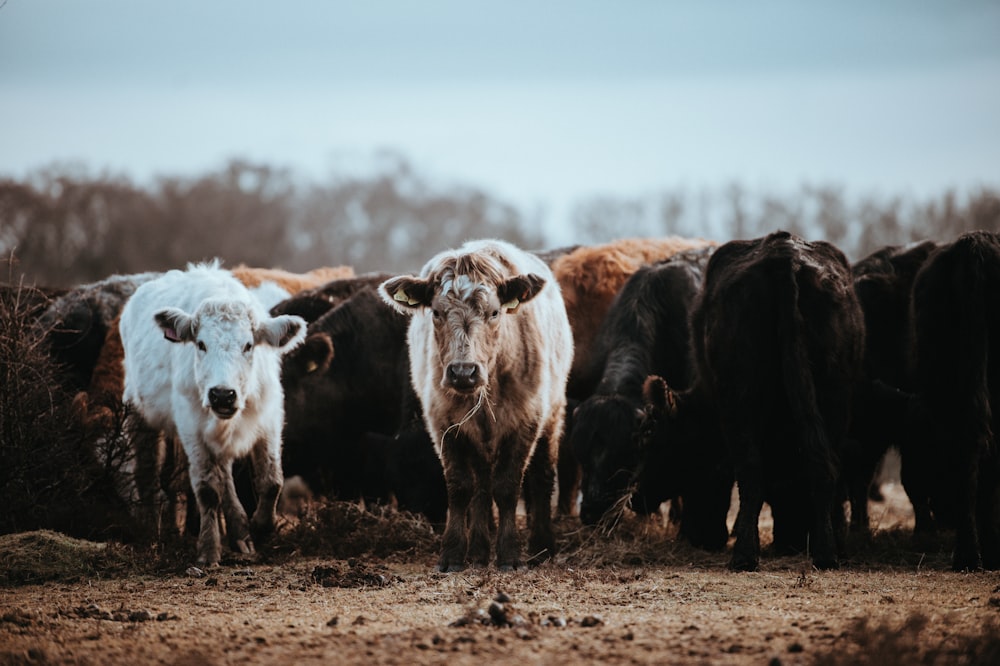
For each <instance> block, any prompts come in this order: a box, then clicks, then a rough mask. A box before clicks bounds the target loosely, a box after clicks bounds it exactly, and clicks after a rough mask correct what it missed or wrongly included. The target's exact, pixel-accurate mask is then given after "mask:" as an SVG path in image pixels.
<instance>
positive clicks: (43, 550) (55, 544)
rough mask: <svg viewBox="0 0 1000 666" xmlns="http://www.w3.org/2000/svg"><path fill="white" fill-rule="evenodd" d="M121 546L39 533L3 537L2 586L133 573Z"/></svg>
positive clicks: (0, 553)
mask: <svg viewBox="0 0 1000 666" xmlns="http://www.w3.org/2000/svg"><path fill="white" fill-rule="evenodd" d="M132 562H133V561H132V558H131V556H130V553H129V552H128V551H127V550H126V549H125V548H124V547H122V546H118V545H115V544H106V543H95V542H93V541H86V540H83V539H74V538H72V537H68V536H66V535H64V534H60V533H58V532H52V531H49V530H39V531H34V532H21V533H18V534H7V535H4V536H0V584H3V585H22V584H34V583H42V582H46V581H67V582H72V581H78V580H80V579H82V578H88V577H107V576H108V575H109V574H111V575H114V574H121V573H125V572H130V571H132Z"/></svg>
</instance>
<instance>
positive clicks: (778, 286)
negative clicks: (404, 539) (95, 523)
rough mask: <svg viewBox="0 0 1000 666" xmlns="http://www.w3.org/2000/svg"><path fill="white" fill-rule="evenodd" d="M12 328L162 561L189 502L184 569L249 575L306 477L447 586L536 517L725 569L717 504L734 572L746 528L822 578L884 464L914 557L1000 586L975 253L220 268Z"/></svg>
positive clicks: (759, 249) (999, 504)
mask: <svg viewBox="0 0 1000 666" xmlns="http://www.w3.org/2000/svg"><path fill="white" fill-rule="evenodd" d="M33 316H34V317H35V319H36V328H37V330H38V331H39V334H40V335H44V336H45V338H44V339H45V341H46V343H47V345H48V348H49V349H50V350H51V354H52V355H53V358H54V359H55V360H56V361H57V362H58V364H59V365H60V367H61V368H62V371H63V377H64V381H65V382H66V384H67V388H69V389H70V391H71V392H75V393H76V397H75V398H74V414H75V418H76V419H77V420H78V425H79V427H80V428H81V431H82V432H84V433H85V434H86V435H85V436H86V442H85V446H86V447H87V448H88V451H89V452H90V453H91V455H93V456H94V457H95V458H100V457H101V456H102V455H107V454H108V450H109V447H110V444H109V442H110V437H109V434H108V433H109V432H110V431H111V429H112V423H113V422H114V421H115V419H116V418H118V416H119V415H124V416H123V418H122V422H123V427H122V428H121V431H122V432H123V433H124V440H125V442H126V445H127V451H128V453H129V455H126V456H124V457H121V458H120V459H119V460H118V461H117V463H116V464H115V466H114V467H115V469H114V471H115V475H116V488H117V492H118V493H119V494H120V496H121V498H122V499H123V500H124V501H127V502H130V503H131V505H132V506H134V507H135V511H136V515H137V517H138V518H139V519H140V520H141V522H142V524H143V525H145V526H147V528H148V529H149V530H150V534H153V535H155V534H157V533H159V530H161V529H165V528H168V526H172V527H174V528H176V527H177V524H176V523H177V521H176V520H174V518H175V516H174V515H173V514H171V513H170V512H171V511H175V510H176V505H177V503H178V502H177V497H178V493H185V494H186V495H187V496H189V497H191V498H192V499H191V501H189V502H187V506H188V508H189V509H194V508H196V509H197V510H196V511H193V510H191V511H189V514H188V516H187V522H186V529H189V530H197V533H198V545H197V560H198V562H199V563H202V564H215V563H217V562H218V561H219V560H220V558H221V556H222V537H223V535H224V536H225V537H226V539H227V541H228V544H229V546H230V547H231V548H233V549H237V550H240V551H242V552H252V551H253V548H254V542H255V541H257V542H258V543H260V540H261V539H265V538H267V536H268V533H269V532H270V531H272V530H273V529H274V528H275V521H276V507H277V505H278V501H279V496H280V494H281V490H282V484H283V481H284V479H286V478H289V477H293V476H297V477H301V479H302V480H303V481H304V482H305V484H306V485H307V486H308V487H309V488H310V490H311V491H312V492H314V493H317V494H321V495H325V496H328V497H337V498H340V499H351V500H353V499H363V500H365V501H366V502H368V503H371V502H376V503H379V502H394V503H395V504H397V505H398V506H399V507H400V508H401V509H406V510H410V511H414V512H420V513H423V514H425V515H426V516H427V517H428V519H429V520H430V521H431V522H432V523H435V524H441V523H444V531H443V534H442V547H441V555H440V559H439V562H438V566H439V568H440V569H441V570H442V571H454V570H459V569H462V568H464V567H465V566H467V565H468V564H470V563H471V564H474V565H486V564H489V563H491V562H495V564H496V566H497V567H498V568H501V569H513V568H518V567H520V566H522V565H523V564H525V563H536V562H540V561H543V560H545V559H547V558H548V557H551V555H552V554H553V552H554V547H555V537H554V534H553V527H552V510H553V508H552V507H553V503H555V507H556V510H557V511H559V512H561V513H563V514H574V513H577V512H578V513H579V516H580V519H581V520H582V521H583V522H585V523H591V524H593V523H597V522H598V521H601V520H602V519H603V518H605V517H606V516H609V515H612V514H615V512H620V511H621V510H622V509H623V507H625V506H630V507H631V509H632V510H633V511H636V512H640V513H650V512H654V511H657V510H659V509H660V508H661V507H662V506H666V505H664V503H665V502H667V501H669V507H670V513H671V518H672V519H676V520H679V532H678V533H679V535H680V537H681V538H684V539H687V540H688V541H690V543H691V544H693V545H694V546H697V547H700V548H705V549H711V550H721V549H724V548H725V547H726V545H727V543H728V541H729V538H730V532H729V529H728V526H727V514H728V512H729V508H730V500H731V498H732V496H733V484H734V483H735V484H736V486H737V489H738V498H739V508H738V513H737V517H736V522H735V525H734V527H733V534H732V536H734V537H735V543H734V546H733V550H732V556H731V559H730V567H731V568H733V569H737V570H754V569H756V568H757V567H758V566H759V560H760V538H759V533H758V519H759V514H760V512H761V509H762V506H763V503H765V502H766V503H767V504H768V505H769V506H770V508H771V511H772V515H773V518H774V550H775V552H777V553H805V552H808V554H809V556H810V557H811V558H812V562H813V564H814V565H815V566H817V567H819V568H830V567H835V566H837V564H838V560H839V559H840V558H841V557H843V555H844V548H845V542H846V536H847V533H848V530H849V529H851V530H856V531H859V532H866V531H867V530H868V529H869V524H868V508H867V503H868V499H869V494H870V485H871V484H872V480H873V477H874V476H875V472H876V469H877V467H878V465H879V462H880V460H881V458H882V457H883V455H884V454H885V453H886V451H887V450H888V449H889V448H890V447H896V448H897V449H898V450H899V451H900V454H901V457H902V482H903V486H904V488H905V490H906V493H907V495H908V496H909V498H910V500H911V502H912V504H913V509H914V514H915V519H916V524H915V530H916V531H917V532H921V533H925V534H931V533H935V532H936V531H937V530H940V529H942V528H944V529H947V530H954V534H955V537H954V539H955V541H954V558H953V566H954V568H955V569H958V570H974V569H979V568H988V569H998V568H1000V479H998V476H1000V462H998V461H1000V457H998V452H997V449H996V442H995V437H994V423H993V411H992V409H993V405H994V402H995V400H997V398H1000V395H998V394H1000V353H996V354H991V353H990V352H991V347H992V344H993V338H994V337H998V336H1000V235H997V234H994V233H990V232H982V231H981V232H973V233H968V234H964V235H962V236H961V237H959V238H957V239H955V240H954V241H953V242H950V243H935V242H931V241H926V242H923V243H919V244H913V245H909V246H905V247H904V246H890V247H886V248H883V249H881V250H879V251H877V252H875V253H873V254H872V255H870V256H868V257H866V258H864V259H862V260H860V261H858V262H857V263H855V264H854V265H851V264H850V263H849V262H848V260H847V258H846V257H845V255H844V254H843V253H842V252H841V251H840V250H838V249H837V248H836V247H834V246H833V245H831V244H829V243H826V242H822V241H817V242H806V241H804V240H802V239H800V238H798V237H796V236H793V235H791V234H788V233H785V232H775V233H772V234H770V235H768V236H766V237H762V238H758V239H755V240H739V241H731V242H728V243H725V244H718V243H715V242H712V241H705V240H700V239H681V238H673V237H672V238H665V239H629V240H623V241H617V242H613V243H609V244H606V245H599V246H575V247H568V248H562V249H559V250H554V251H548V252H527V251H524V250H521V249H519V248H517V247H514V246H513V245H511V244H509V243H505V242H502V241H496V240H482V241H473V242H469V243H466V244H465V245H463V246H462V247H460V248H458V249H454V250H448V251H444V252H441V253H440V254H438V255H436V256H434V257H432V258H431V259H430V260H429V261H428V262H427V263H426V265H425V266H424V267H423V269H422V270H421V272H420V273H419V274H418V275H402V276H398V275H392V274H383V273H370V274H364V275H355V274H354V272H353V270H352V269H350V268H348V267H337V268H326V269H318V270H316V271H312V272H311V273H305V274H290V273H286V272H284V271H280V270H274V269H257V268H246V267H242V266H241V267H237V268H234V269H232V270H229V269H225V268H223V267H222V266H221V265H220V264H219V263H218V262H217V261H216V262H213V263H206V264H199V265H192V266H189V267H187V270H183V271H181V270H174V271H169V272H167V273H144V274H138V275H124V276H122V275H118V276H113V277H110V278H108V279H106V280H102V281H99V282H95V283H92V284H88V285H83V286H80V287H77V288H74V289H69V290H63V291H59V292H57V291H47V292H46V300H45V301H44V302H42V303H40V304H39V305H38V306H37V308H36V310H35V312H34V315H33ZM998 350H1000V339H998ZM997 404H998V405H1000V402H998V403H997ZM175 469H181V470H182V471H183V472H184V475H183V476H182V477H181V479H182V481H181V482H180V485H178V482H177V481H176V478H177V477H176V475H175V474H172V472H173V470H175ZM251 477H252V481H251V480H248V479H250V478H251ZM557 479H558V490H557V489H556V481H557ZM519 501H523V504H524V507H525V510H526V513H527V520H528V543H527V550H526V557H525V555H524V548H523V546H522V544H521V542H520V539H519V537H518V532H517V529H516V522H515V513H516V509H517V506H518V503H519ZM494 508H495V509H496V512H495V513H494ZM848 512H849V513H848ZM248 513H251V517H250V518H249V519H248ZM220 525H222V526H224V528H223V529H220ZM223 530H224V531H223Z"/></svg>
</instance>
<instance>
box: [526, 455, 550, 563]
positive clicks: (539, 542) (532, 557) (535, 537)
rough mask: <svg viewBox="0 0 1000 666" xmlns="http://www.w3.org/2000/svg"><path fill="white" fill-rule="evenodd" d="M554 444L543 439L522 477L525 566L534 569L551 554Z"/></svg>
mask: <svg viewBox="0 0 1000 666" xmlns="http://www.w3.org/2000/svg"><path fill="white" fill-rule="evenodd" d="M554 448H555V446H554V442H553V440H552V439H551V438H550V437H547V436H545V435H543V436H542V437H541V438H540V439H539V440H538V444H536V445H535V451H534V453H533V454H532V456H531V461H530V462H529V463H528V469H527V471H526V472H525V477H524V489H525V493H524V496H525V502H526V506H525V509H526V510H527V512H528V564H529V565H530V566H535V565H537V564H541V563H542V562H544V561H545V560H547V559H549V558H551V557H552V556H553V555H554V554H555V549H556V539H555V536H554V535H553V533H552V491H553V490H554V488H555V471H556V470H555V460H554V459H555V457H556V451H554V450H553V449H554Z"/></svg>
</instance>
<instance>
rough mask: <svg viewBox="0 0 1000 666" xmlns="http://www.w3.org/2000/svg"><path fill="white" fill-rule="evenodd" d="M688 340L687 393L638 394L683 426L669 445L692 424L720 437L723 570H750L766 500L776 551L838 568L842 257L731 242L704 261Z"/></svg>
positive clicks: (845, 329)
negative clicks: (724, 499) (728, 510)
mask: <svg viewBox="0 0 1000 666" xmlns="http://www.w3.org/2000/svg"><path fill="white" fill-rule="evenodd" d="M691 333H692V349H693V352H694V363H695V376H694V379H693V380H692V385H691V388H689V389H688V390H687V391H681V392H676V391H674V390H673V389H671V388H670V387H668V386H666V385H665V383H660V382H656V381H655V380H653V381H651V382H649V384H648V386H647V392H648V393H651V394H658V395H654V396H651V397H653V398H654V399H653V400H651V407H652V408H653V410H654V411H658V412H661V413H665V414H666V415H667V417H668V418H672V419H676V421H677V423H678V424H679V425H684V426H685V427H684V428H681V427H677V428H667V430H668V432H671V434H672V435H673V436H674V437H684V436H685V433H689V432H691V431H692V430H691V428H689V427H688V426H689V425H690V423H691V421H692V420H696V421H700V423H699V424H698V428H695V429H694V430H695V431H701V432H708V433H711V431H712V430H713V429H714V428H718V429H719V430H718V431H719V433H720V434H721V437H722V440H723V441H724V442H725V451H726V455H727V456H728V458H729V460H730V461H731V464H732V465H733V467H734V471H735V477H736V482H737V485H738V487H739V502H740V504H739V512H738V514H737V518H736V525H735V527H734V533H735V536H736V543H735V546H734V549H733V554H732V557H731V559H730V562H729V567H730V568H731V569H734V570H745V571H752V570H756V569H757V568H758V566H759V562H760V537H759V531H758V525H757V523H758V519H759V516H760V511H761V508H762V505H763V503H764V502H765V501H767V502H768V503H769V504H770V505H771V509H772V512H773V514H774V520H775V547H776V549H778V548H788V547H789V546H791V547H798V546H802V547H804V546H805V545H806V543H808V544H809V547H810V550H811V553H810V554H811V556H812V561H813V564H814V565H815V566H816V567H817V568H823V569H825V568H833V567H836V566H837V565H838V542H837V537H838V536H843V535H842V534H841V533H840V531H839V530H838V531H837V532H836V533H835V530H834V516H835V515H837V511H836V504H837V483H838V481H839V478H838V474H839V455H840V452H841V449H842V447H843V442H844V438H845V436H846V434H847V428H848V425H849V422H850V409H851V400H852V393H853V390H854V387H855V385H856V383H857V381H858V378H859V377H860V373H861V364H862V360H863V359H862V356H863V352H864V323H863V315H862V313H861V307H860V305H859V304H858V300H857V297H856V296H855V294H854V290H853V286H852V283H851V273H850V265H849V264H848V262H847V258H846V257H845V256H844V254H843V253H842V252H841V251H840V250H839V249H837V248H836V247H834V246H833V245H831V244H829V243H826V242H823V241H817V242H806V241H804V240H802V239H801V238H798V237H797V236H793V235H791V234H789V233H787V232H783V231H779V232H774V233H772V234H769V235H768V236H765V237H762V238H758V239H755V240H738V241H730V242H728V243H726V244H724V245H722V246H721V247H719V248H718V249H717V250H716V251H715V253H714V254H713V255H712V258H711V259H710V260H709V263H708V268H707V270H706V273H705V280H704V284H703V288H702V291H701V293H700V294H699V296H698V299H697V301H696V303H695V305H694V309H693V311H692V317H691ZM657 386H659V388H658V389H657ZM688 436H689V435H688ZM712 439H713V438H712V437H709V438H708V441H712ZM691 444H692V445H697V444H698V443H697V442H692V443H691ZM677 446H683V444H682V443H680V442H678V443H677ZM807 539H808V541H807Z"/></svg>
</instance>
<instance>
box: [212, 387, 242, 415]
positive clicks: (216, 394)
mask: <svg viewBox="0 0 1000 666" xmlns="http://www.w3.org/2000/svg"><path fill="white" fill-rule="evenodd" d="M208 404H209V405H211V407H212V411H213V412H215V415H216V416H218V417H219V418H220V419H231V418H232V417H233V416H234V415H235V414H236V391H234V390H233V389H231V388H225V387H220V386H215V387H213V388H210V389H208Z"/></svg>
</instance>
